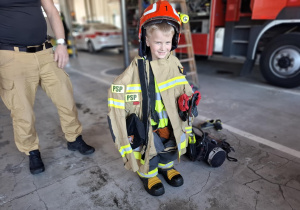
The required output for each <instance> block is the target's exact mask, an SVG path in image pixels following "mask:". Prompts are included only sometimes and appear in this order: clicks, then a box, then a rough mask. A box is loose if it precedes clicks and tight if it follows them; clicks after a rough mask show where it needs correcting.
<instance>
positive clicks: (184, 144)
mask: <svg viewBox="0 0 300 210" xmlns="http://www.w3.org/2000/svg"><path fill="white" fill-rule="evenodd" d="M180 148H181V149H184V148H186V141H184V142H182V143H180Z"/></svg>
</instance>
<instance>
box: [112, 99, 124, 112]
mask: <svg viewBox="0 0 300 210" xmlns="http://www.w3.org/2000/svg"><path fill="white" fill-rule="evenodd" d="M108 106H111V107H115V108H118V109H125V103H124V100H119V99H114V98H108Z"/></svg>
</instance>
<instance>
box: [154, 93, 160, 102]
mask: <svg viewBox="0 0 300 210" xmlns="http://www.w3.org/2000/svg"><path fill="white" fill-rule="evenodd" d="M155 99H156V100H157V101H160V100H161V95H160V93H156V95H155Z"/></svg>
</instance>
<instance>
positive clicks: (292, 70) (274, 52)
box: [260, 33, 300, 88]
mask: <svg viewBox="0 0 300 210" xmlns="http://www.w3.org/2000/svg"><path fill="white" fill-rule="evenodd" d="M260 69H261V73H262V75H263V77H264V78H265V79H266V80H267V81H268V82H269V83H271V84H272V85H276V86H280V87H285V88H294V87H297V86H299V85H300V34H297V33H291V34H284V35H280V36H279V37H276V38H275V39H274V40H272V41H271V42H270V43H269V44H268V45H267V47H266V48H265V49H264V51H263V52H262V54H261V57H260Z"/></svg>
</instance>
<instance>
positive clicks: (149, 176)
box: [137, 168, 158, 178]
mask: <svg viewBox="0 0 300 210" xmlns="http://www.w3.org/2000/svg"><path fill="white" fill-rule="evenodd" d="M137 173H138V175H139V176H140V177H144V178H152V177H155V176H156V175H157V174H158V169H157V168H155V169H153V170H152V171H149V172H148V173H146V174H144V173H142V172H139V171H137Z"/></svg>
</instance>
